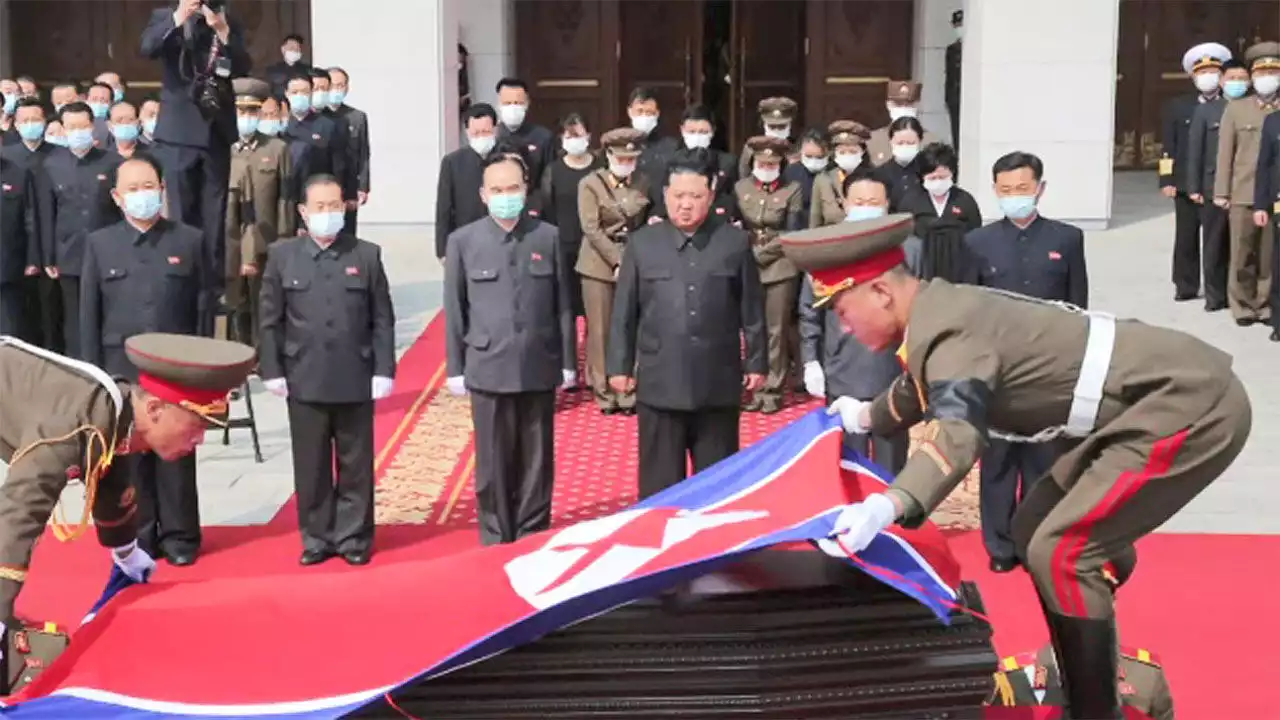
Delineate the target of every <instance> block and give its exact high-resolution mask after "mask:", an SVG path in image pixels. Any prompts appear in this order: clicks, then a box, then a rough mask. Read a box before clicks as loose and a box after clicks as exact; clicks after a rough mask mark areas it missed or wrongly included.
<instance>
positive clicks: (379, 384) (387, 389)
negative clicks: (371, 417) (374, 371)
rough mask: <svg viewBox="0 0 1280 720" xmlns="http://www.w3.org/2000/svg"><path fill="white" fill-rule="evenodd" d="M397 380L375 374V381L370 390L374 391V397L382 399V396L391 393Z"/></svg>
mask: <svg viewBox="0 0 1280 720" xmlns="http://www.w3.org/2000/svg"><path fill="white" fill-rule="evenodd" d="M395 382H396V381H395V380H394V379H393V378H389V377H382V376H379V375H374V376H373V382H372V383H371V385H370V390H372V392H373V399H374V400H381V399H382V398H384V397H386V396H388V395H390V394H391V386H392V385H395Z"/></svg>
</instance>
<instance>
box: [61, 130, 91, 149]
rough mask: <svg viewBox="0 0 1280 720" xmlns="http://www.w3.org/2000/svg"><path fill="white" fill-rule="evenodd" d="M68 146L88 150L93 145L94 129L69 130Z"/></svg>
mask: <svg viewBox="0 0 1280 720" xmlns="http://www.w3.org/2000/svg"><path fill="white" fill-rule="evenodd" d="M67 147H69V148H71V149H72V150H88V149H89V148H91V147H93V131H92V130H68V131H67Z"/></svg>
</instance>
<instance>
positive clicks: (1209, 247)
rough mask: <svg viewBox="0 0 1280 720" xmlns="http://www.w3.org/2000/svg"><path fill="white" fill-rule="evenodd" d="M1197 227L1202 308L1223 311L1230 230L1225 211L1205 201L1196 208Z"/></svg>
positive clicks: (1225, 303) (1225, 298) (1225, 297)
mask: <svg viewBox="0 0 1280 720" xmlns="http://www.w3.org/2000/svg"><path fill="white" fill-rule="evenodd" d="M1200 226H1201V227H1202V228H1203V229H1204V255H1203V258H1204V304H1205V305H1206V306H1208V307H1226V306H1227V268H1228V266H1229V264H1230V252H1231V229H1230V227H1229V225H1228V222H1227V210H1226V208H1220V207H1218V206H1217V205H1214V204H1213V202H1211V201H1209V200H1206V201H1205V204H1204V205H1202V206H1200ZM1272 277H1275V276H1274V275H1273V276H1272ZM1274 284H1275V283H1274V281H1273V282H1272V285H1274Z"/></svg>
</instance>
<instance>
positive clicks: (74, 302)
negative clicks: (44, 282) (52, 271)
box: [58, 275, 80, 358]
mask: <svg viewBox="0 0 1280 720" xmlns="http://www.w3.org/2000/svg"><path fill="white" fill-rule="evenodd" d="M58 288H59V289H60V290H61V291H62V351H63V353H65V354H66V355H67V356H68V357H73V358H79V357H80V277H79V276H77V275H59V276H58Z"/></svg>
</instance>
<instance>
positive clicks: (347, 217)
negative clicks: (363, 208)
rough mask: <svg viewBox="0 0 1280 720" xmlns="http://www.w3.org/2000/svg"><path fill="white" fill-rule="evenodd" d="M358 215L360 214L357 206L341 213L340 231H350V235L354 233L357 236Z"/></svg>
mask: <svg viewBox="0 0 1280 720" xmlns="http://www.w3.org/2000/svg"><path fill="white" fill-rule="evenodd" d="M359 216H360V210H359V208H357V209H355V210H347V211H346V212H344V213H343V215H342V217H343V223H342V231H343V232H346V233H351V234H352V235H356V237H359V235H358V234H357V232H356V221H357V220H358V219H359Z"/></svg>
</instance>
